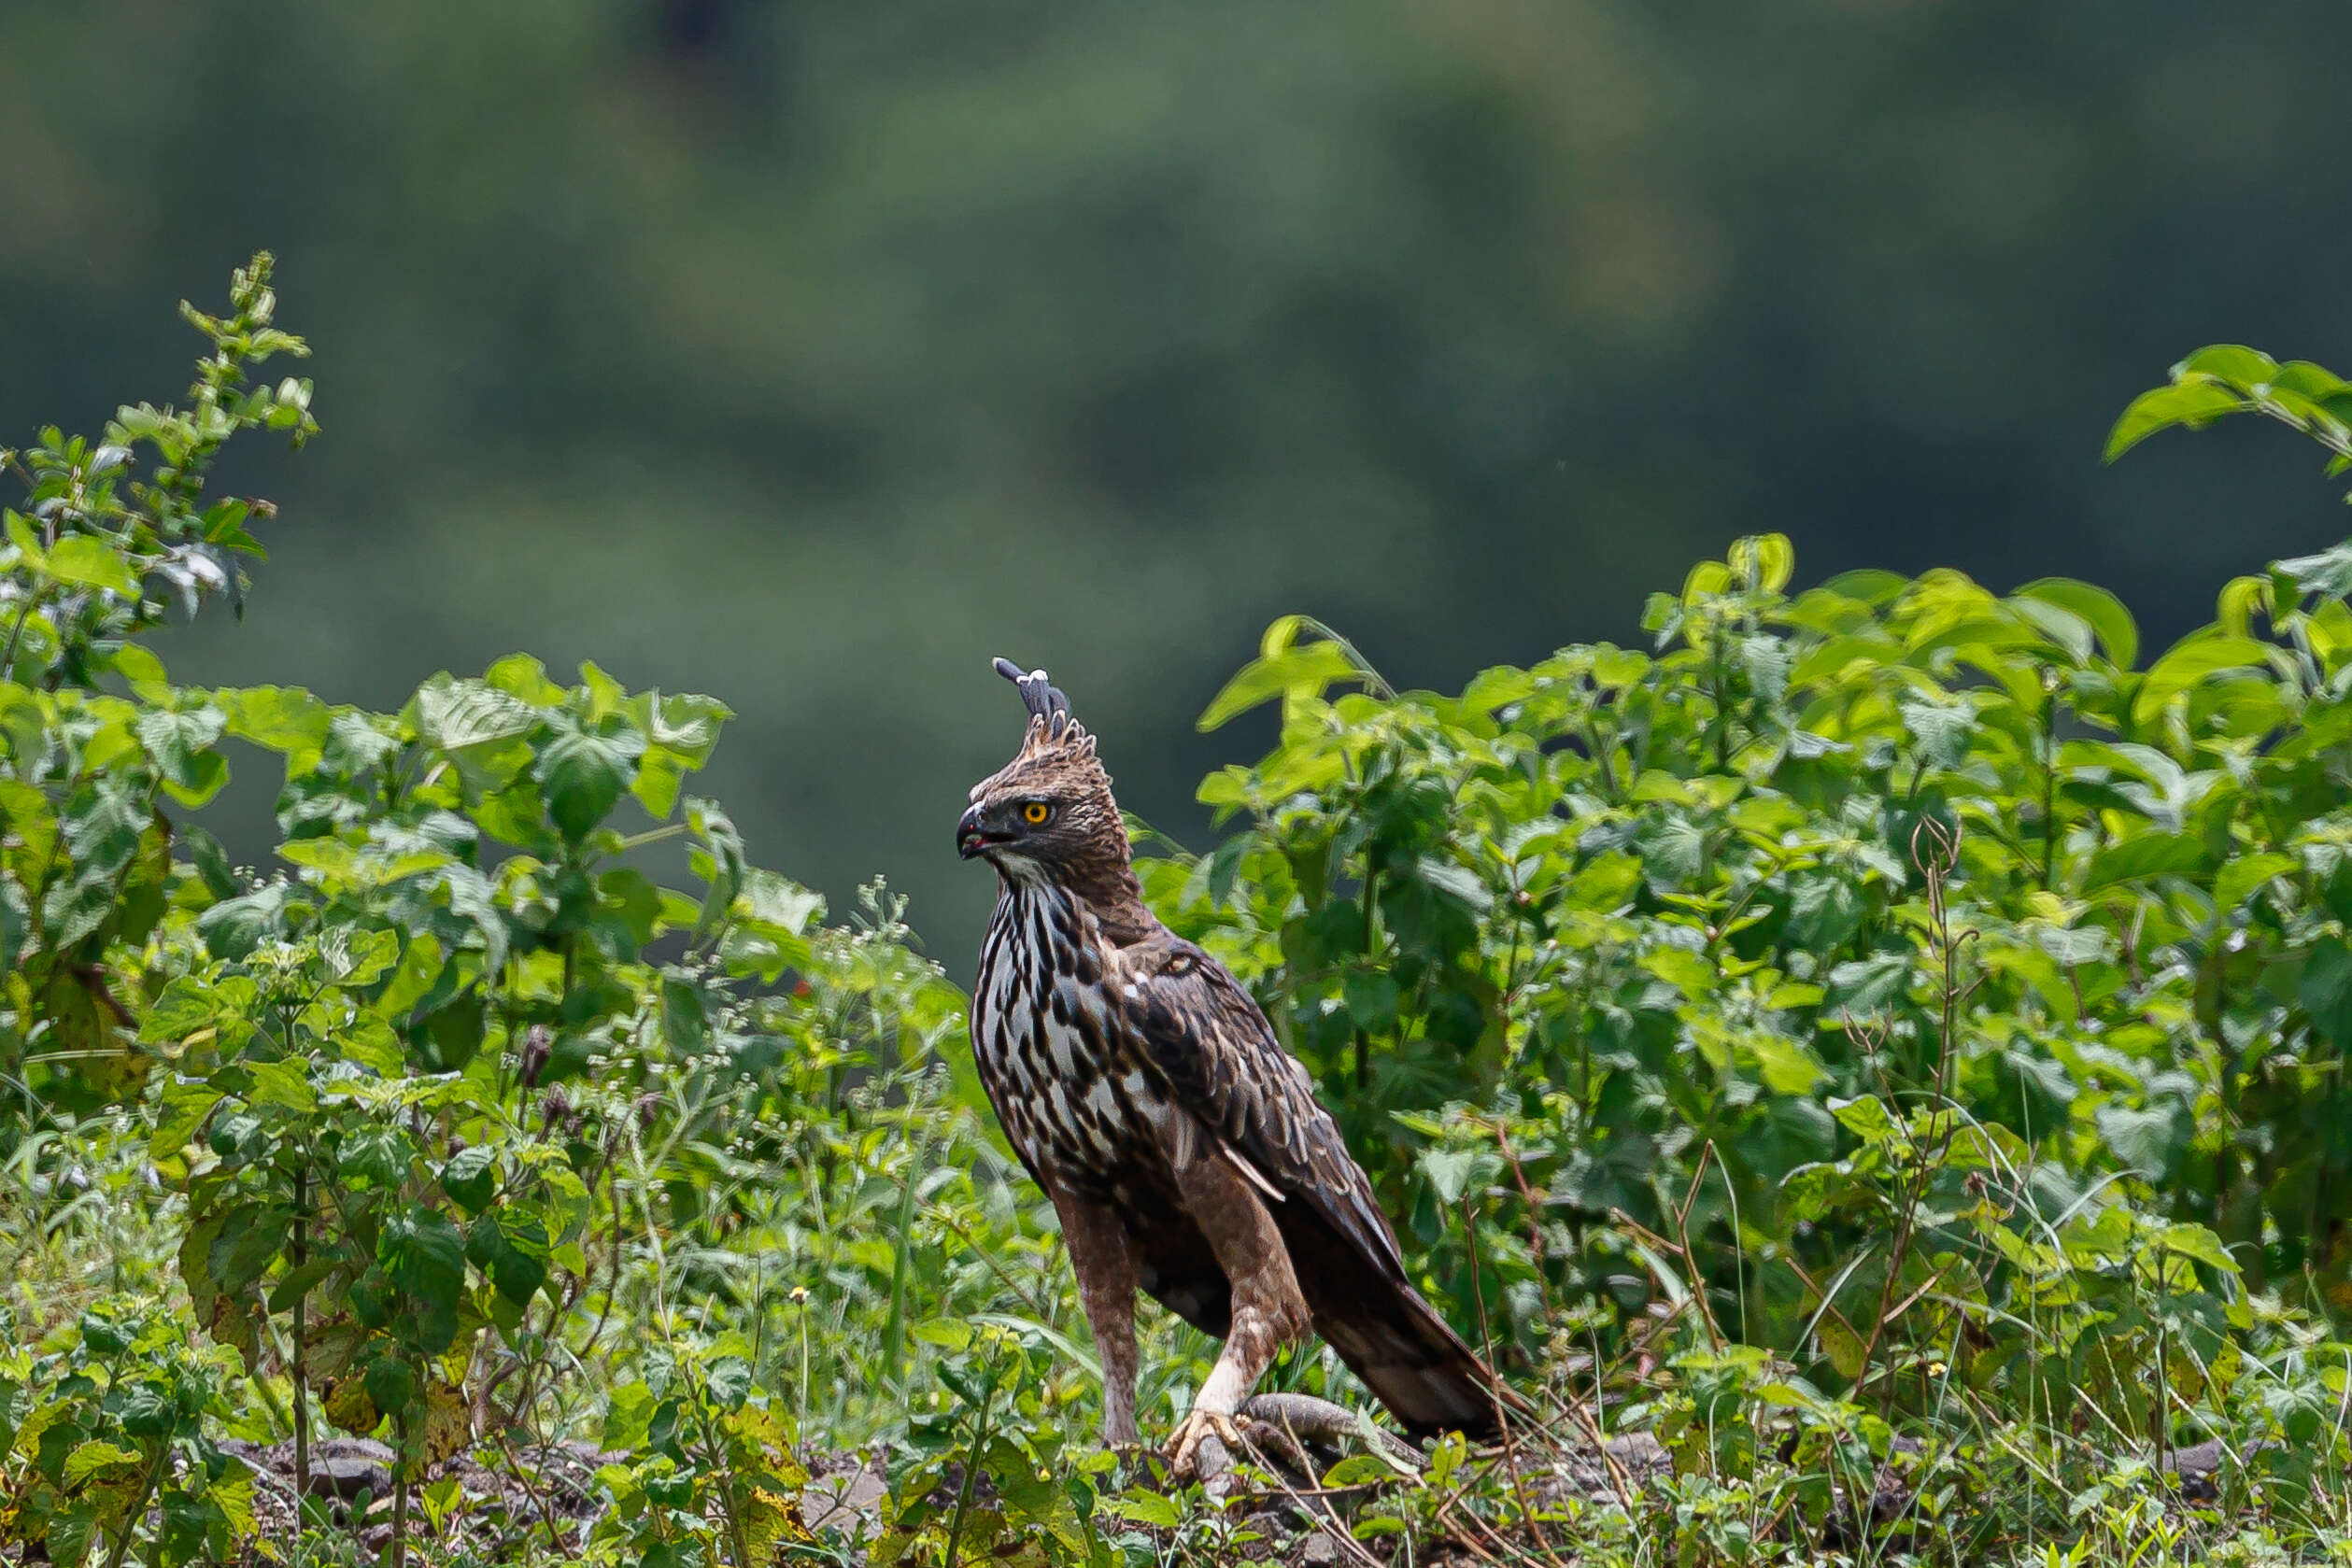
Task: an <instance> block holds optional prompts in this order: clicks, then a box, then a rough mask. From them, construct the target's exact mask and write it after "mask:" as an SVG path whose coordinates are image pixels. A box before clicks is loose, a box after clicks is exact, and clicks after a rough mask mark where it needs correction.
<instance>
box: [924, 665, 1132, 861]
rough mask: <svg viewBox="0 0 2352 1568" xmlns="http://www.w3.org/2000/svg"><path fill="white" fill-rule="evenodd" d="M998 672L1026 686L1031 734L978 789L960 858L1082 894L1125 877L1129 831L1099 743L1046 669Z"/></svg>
mask: <svg viewBox="0 0 2352 1568" xmlns="http://www.w3.org/2000/svg"><path fill="white" fill-rule="evenodd" d="M997 672H998V673H999V674H1000V675H1002V676H1003V677H1004V678H1005V679H1006V680H1008V681H1011V682H1012V683H1013V685H1016V686H1018V687H1019V688H1020V690H1021V699H1022V701H1023V702H1025V703H1026V704H1027V706H1028V710H1029V727H1028V732H1027V734H1026V735H1025V736H1024V737H1023V738H1022V741H1021V749H1020V750H1019V751H1018V752H1016V753H1015V754H1013V760H1012V761H1010V762H1008V763H1006V764H1005V765H1004V766H1003V767H1002V768H1000V769H999V770H997V771H996V772H994V773H992V774H990V775H989V776H988V777H986V778H985V779H983V780H981V781H980V782H979V783H978V784H974V785H972V788H971V808H970V809H969V810H968V811H966V812H964V815H963V820H962V821H960V822H958V823H957V824H956V852H957V853H958V854H960V855H962V856H963V857H964V858H965V859H967V860H970V859H971V858H972V857H973V856H974V855H979V856H982V857H984V858H985V859H986V860H987V861H988V863H989V864H990V865H992V866H994V867H995V868H996V869H998V871H999V872H1000V873H1002V874H1003V875H1004V876H1006V877H1008V878H1010V879H1012V880H1013V881H1015V882H1053V883H1064V884H1066V885H1070V886H1075V887H1080V888H1082V889H1083V888H1084V887H1085V886H1087V885H1088V884H1090V883H1095V882H1096V881H1098V879H1100V878H1102V877H1104V876H1112V877H1117V876H1119V875H1120V873H1124V872H1125V871H1126V869H1127V835H1126V825H1125V824H1124V823H1122V822H1121V821H1120V820H1119V808H1118V805H1117V803H1116V802H1115V801H1113V800H1112V798H1111V775H1110V774H1108V773H1106V772H1104V771H1103V770H1102V764H1101V762H1099V761H1098V760H1097V758H1096V756H1095V738H1094V737H1093V736H1092V735H1090V734H1088V733H1087V732H1086V729H1085V727H1084V726H1083V725H1081V724H1080V723H1079V722H1078V721H1077V720H1075V719H1073V718H1071V717H1070V699H1068V698H1066V697H1064V696H1063V695H1062V693H1061V689H1060V688H1059V687H1057V686H1055V685H1051V684H1050V683H1049V682H1048V681H1047V680H1046V678H1045V671H1042V670H1032V671H1027V673H1024V672H1023V671H1022V670H1021V669H1020V667H1019V666H1018V665H1015V664H1014V663H1013V661H1012V660H1011V659H1004V658H1000V659H999V660H997Z"/></svg>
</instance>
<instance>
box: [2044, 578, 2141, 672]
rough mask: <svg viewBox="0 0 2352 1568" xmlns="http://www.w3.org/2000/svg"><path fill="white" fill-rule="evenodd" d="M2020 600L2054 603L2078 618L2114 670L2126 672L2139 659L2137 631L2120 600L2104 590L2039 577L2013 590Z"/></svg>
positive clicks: (2085, 584)
mask: <svg viewBox="0 0 2352 1568" xmlns="http://www.w3.org/2000/svg"><path fill="white" fill-rule="evenodd" d="M2017 593H2018V597H2019V598H2020V599H2034V600H2041V601H2042V602H2043V603H2045V604H2055V605H2056V606H2058V607H2059V608H2060V609H2062V610H2063V611H2065V612H2067V613H2068V614H2074V615H2079V616H2081V617H2082V619H2083V620H2084V621H2085V622H2087V623H2088V624H2089V625H2090V629H2091V630H2092V631H2094V632H2096V633H2097V634H2098V637H2099V641H2100V643H2102V644H2103V645H2104V647H2105V648H2106V650H2107V657H2108V658H2109V659H2110V660H2111V661H2113V662H2114V664H2115V665H2116V667H2117V668H2118V669H2121V670H2129V669H2131V668H2132V662H2133V661H2134V660H2135V659H2137V658H2138V657H2140V630H2139V628H2138V627H2137V626H2136V625H2135V624H2133V622H2132V613H2131V612H2130V611H2129V610H2126V609H2125V608H2124V607H2123V601H2122V600H2119V599H2118V598H2116V596H2115V595H2113V594H2111V593H2109V592H2108V591H2107V590H2106V589H2104V588H2100V587H2093V586H2091V585H2090V584H2089V583H2078V582H2076V580H2075V579H2073V578H2072V577H2042V578H2038V579H2036V580H2035V581H2033V582H2031V583H2028V584H2026V585H2025V586H2023V587H2020V588H2019V589H2018V590H2017Z"/></svg>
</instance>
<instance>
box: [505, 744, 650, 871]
mask: <svg viewBox="0 0 2352 1568" xmlns="http://www.w3.org/2000/svg"><path fill="white" fill-rule="evenodd" d="M642 747H643V742H637V741H635V739H634V737H606V736H602V735H591V734H589V733H588V732H587V731H585V730H577V729H574V730H565V731H561V732H560V733H558V734H557V735H556V736H555V737H554V738H553V739H552V740H550V741H549V742H547V743H546V745H545V747H544V748H542V750H541V751H540V753H539V759H538V762H537V764H536V766H535V767H534V768H533V769H532V773H533V776H535V777H536V778H537V779H538V780H539V784H540V795H541V798H543V799H545V801H546V803H547V815H548V817H549V818H550V819H552V820H553V821H554V823H555V825H556V826H557V827H558V828H559V829H560V830H561V832H562V833H563V836H564V837H565V838H567V839H569V840H571V841H573V842H574V843H578V842H579V841H581V840H582V839H585V838H587V837H588V834H589V833H591V832H593V831H594V830H595V829H596V826H597V825H598V824H600V823H602V821H603V820H604V818H605V816H606V815H607V814H608V813H610V812H611V811H612V809H613V806H614V804H615V803H616V801H618V800H619V799H620V798H621V792H622V791H624V790H626V789H627V788H628V787H629V781H630V779H631V776H632V775H633V774H634V772H635V770H636V759H637V753H638V752H639V750H641V749H642Z"/></svg>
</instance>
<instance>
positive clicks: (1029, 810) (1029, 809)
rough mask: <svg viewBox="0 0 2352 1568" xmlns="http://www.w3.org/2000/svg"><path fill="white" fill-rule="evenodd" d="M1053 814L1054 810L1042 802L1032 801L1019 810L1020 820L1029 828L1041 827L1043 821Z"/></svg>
mask: <svg viewBox="0 0 2352 1568" xmlns="http://www.w3.org/2000/svg"><path fill="white" fill-rule="evenodd" d="M1053 814H1054V808H1053V807H1051V806H1049V805H1047V804H1046V803H1045V802H1044V801H1042V800H1032V801H1030V802H1029V803H1028V804H1027V805H1026V806H1024V807H1022V808H1021V820H1022V821H1023V822H1026V823H1027V824H1028V825H1029V826H1031V827H1037V826H1042V825H1043V824H1044V821H1045V819H1046V818H1047V817H1049V816H1052V815H1053Z"/></svg>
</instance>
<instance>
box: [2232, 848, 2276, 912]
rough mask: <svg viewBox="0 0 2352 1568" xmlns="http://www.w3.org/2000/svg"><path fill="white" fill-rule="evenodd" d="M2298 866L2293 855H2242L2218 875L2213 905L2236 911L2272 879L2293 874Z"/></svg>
mask: <svg viewBox="0 0 2352 1568" xmlns="http://www.w3.org/2000/svg"><path fill="white" fill-rule="evenodd" d="M2296 864H2297V863H2296V860H2295V858H2294V856H2292V855H2278V854H2274V853H2272V852H2270V851H2267V850H2264V851H2258V852H2256V853H2255V854H2252V855H2240V856H2239V857H2238V858H2237V859H2235V860H2232V861H2231V862H2230V863H2229V864H2228V865H2226V866H2224V867H2222V868H2221V869H2220V871H2219V872H2217V874H2216V875H2215V877H2214V879H2213V901H2214V903H2215V904H2217V906H2219V907H2220V908H2221V909H2222V910H2224V911H2229V910H2234V909H2236V908H2237V907H2238V906H2239V905H2240V904H2243V903H2245V902H2246V899H2247V898H2249V897H2252V896H2253V895H2254V893H2255V892H2256V891H2257V890H2258V889H2260V887H2261V886H2262V885H2263V884H2264V883H2268V882H2269V881H2270V880H2271V879H2272V878H2274V877H2282V876H2285V875H2286V874H2287V873H2288V872H2289V871H2291V870H2293V869H2295V867H2296Z"/></svg>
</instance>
